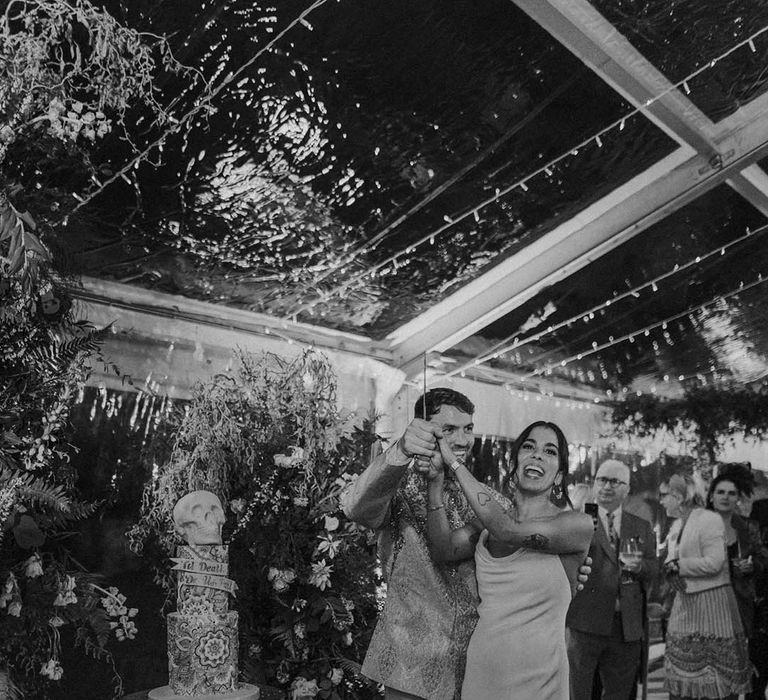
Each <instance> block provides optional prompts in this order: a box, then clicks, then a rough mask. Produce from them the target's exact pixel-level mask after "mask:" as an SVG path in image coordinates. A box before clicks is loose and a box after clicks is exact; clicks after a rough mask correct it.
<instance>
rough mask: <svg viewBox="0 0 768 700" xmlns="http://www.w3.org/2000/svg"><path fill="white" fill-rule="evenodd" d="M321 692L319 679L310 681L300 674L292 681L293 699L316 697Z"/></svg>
mask: <svg viewBox="0 0 768 700" xmlns="http://www.w3.org/2000/svg"><path fill="white" fill-rule="evenodd" d="M319 692H320V688H319V687H318V685H317V681H315V680H311V681H308V680H307V679H306V678H304V677H303V676H298V677H297V678H296V679H295V680H294V681H293V683H291V700H303V699H304V698H314V697H315V696H317V694H318V693H319Z"/></svg>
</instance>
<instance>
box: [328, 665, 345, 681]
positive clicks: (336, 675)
mask: <svg viewBox="0 0 768 700" xmlns="http://www.w3.org/2000/svg"><path fill="white" fill-rule="evenodd" d="M328 678H330V679H331V683H333V684H334V685H338V684H339V683H341V679H342V678H344V671H342V670H341V669H340V668H332V669H331V670H330V671H328Z"/></svg>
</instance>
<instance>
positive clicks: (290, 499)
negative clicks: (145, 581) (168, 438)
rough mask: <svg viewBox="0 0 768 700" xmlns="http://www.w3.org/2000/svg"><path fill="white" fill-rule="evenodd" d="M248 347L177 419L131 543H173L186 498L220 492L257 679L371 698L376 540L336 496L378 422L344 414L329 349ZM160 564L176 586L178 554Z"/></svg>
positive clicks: (247, 663)
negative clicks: (281, 351)
mask: <svg viewBox="0 0 768 700" xmlns="http://www.w3.org/2000/svg"><path fill="white" fill-rule="evenodd" d="M239 359H240V367H239V368H238V369H237V370H236V371H234V372H232V373H230V374H226V375H217V376H215V377H213V378H212V379H211V380H209V381H208V382H206V383H205V384H202V385H200V386H198V387H197V388H196V390H195V392H194V397H193V399H192V402H191V404H190V406H189V408H188V410H187V411H186V412H185V413H184V412H179V413H177V414H176V415H175V417H174V418H173V420H174V421H175V423H176V426H177V428H176V433H175V441H174V443H173V446H172V449H171V451H170V455H168V456H167V458H166V459H165V460H164V461H163V462H162V463H161V464H160V465H159V467H158V468H157V471H156V478H154V480H152V481H151V482H150V483H149V484H148V485H147V487H146V490H145V493H144V499H143V506H142V515H141V519H140V521H139V522H138V523H137V525H136V526H135V527H134V528H133V530H132V532H131V534H130V537H131V540H132V546H133V548H134V549H135V551H137V552H142V553H144V555H145V556H151V553H152V552H155V551H157V549H158V548H159V550H160V552H161V555H162V556H163V557H168V556H170V555H172V553H173V552H174V547H175V545H176V544H179V540H178V539H177V537H176V535H174V533H173V531H172V520H171V513H172V509H173V506H174V504H175V502H176V500H177V499H178V498H179V497H180V496H182V495H183V494H184V493H186V492H187V491H191V490H195V489H205V490H209V491H213V492H214V493H216V494H217V495H218V496H219V497H220V498H221V499H222V502H223V504H224V507H225V511H226V512H227V515H228V523H227V525H225V530H224V541H225V543H226V544H228V545H229V548H230V566H231V575H232V577H233V578H234V579H235V580H236V582H237V584H238V593H237V598H236V601H235V605H236V606H237V609H238V610H239V613H240V637H241V643H240V649H241V651H242V656H243V658H242V661H241V668H242V669H243V671H244V674H245V676H246V680H251V681H258V682H267V683H269V684H273V685H278V686H282V687H284V688H286V689H290V690H291V691H292V692H294V693H299V694H295V695H294V697H299V696H301V697H304V695H303V694H300V693H306V694H308V695H312V696H314V695H317V697H321V698H329V699H333V700H338V699H339V698H352V697H369V696H370V697H373V696H375V695H376V691H375V689H374V688H372V687H370V686H368V685H367V684H366V682H365V681H364V680H362V679H361V678H360V677H359V676H358V675H357V673H358V671H359V665H360V662H361V661H362V657H363V655H364V653H365V650H366V648H367V646H368V641H369V639H370V634H371V632H372V630H373V626H374V621H375V618H376V613H377V602H376V589H377V586H378V585H379V584H380V579H379V578H378V576H377V575H376V574H375V569H376V561H375V547H374V543H373V541H372V538H371V535H370V534H369V533H368V532H365V531H363V530H361V529H359V528H358V527H357V525H355V524H354V523H352V522H350V521H348V520H347V519H346V518H345V516H344V515H343V514H342V512H341V510H340V508H339V495H340V493H341V491H342V490H343V489H344V488H345V487H346V486H347V485H348V484H349V483H350V482H351V481H352V480H353V479H354V478H355V474H356V473H358V472H359V471H361V470H362V469H363V468H364V467H365V465H366V464H367V462H368V458H369V453H370V449H371V446H372V444H373V443H374V442H375V440H376V436H375V435H374V433H373V431H372V423H371V422H370V421H365V422H364V423H363V425H362V426H356V425H355V424H354V423H353V422H352V419H351V417H350V416H344V415H341V414H340V413H339V411H338V409H337V406H336V380H335V377H334V374H333V372H332V370H331V367H330V365H329V363H328V361H327V359H326V358H325V357H324V356H323V355H320V354H318V353H316V352H312V351H308V352H306V353H305V354H304V355H302V356H300V357H299V358H297V359H295V360H292V361H287V360H284V359H282V358H280V357H277V356H275V355H271V354H264V355H260V356H251V355H245V354H242V355H240V357H239ZM157 564H158V577H159V580H161V581H162V582H163V583H164V584H165V585H166V587H167V590H168V591H169V592H171V591H173V590H174V586H173V582H172V581H171V580H169V579H168V575H167V571H168V568H169V565H168V562H167V560H165V559H161V560H160V561H158V562H157Z"/></svg>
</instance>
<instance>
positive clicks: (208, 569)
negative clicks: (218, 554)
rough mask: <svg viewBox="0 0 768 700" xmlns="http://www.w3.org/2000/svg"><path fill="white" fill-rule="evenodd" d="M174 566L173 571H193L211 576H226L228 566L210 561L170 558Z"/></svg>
mask: <svg viewBox="0 0 768 700" xmlns="http://www.w3.org/2000/svg"><path fill="white" fill-rule="evenodd" d="M171 561H172V562H174V564H175V566H174V567H173V570H174V571H193V572H195V573H200V574H213V575H214V576H226V575H227V570H228V566H227V563H226V562H217V561H210V560H205V559H178V558H175V557H172V558H171Z"/></svg>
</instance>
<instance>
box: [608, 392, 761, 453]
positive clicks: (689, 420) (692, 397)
mask: <svg viewBox="0 0 768 700" xmlns="http://www.w3.org/2000/svg"><path fill="white" fill-rule="evenodd" d="M766 394H767V392H766V389H765V388H760V389H751V388H748V387H723V386H713V385H710V386H692V387H689V388H687V389H686V390H685V392H684V394H683V396H682V397H680V398H674V399H670V398H663V397H660V396H657V395H655V394H642V395H640V396H636V395H633V396H628V397H627V398H625V399H624V400H623V401H622V402H620V403H617V404H615V405H614V407H613V413H612V422H613V424H614V425H615V426H616V428H617V430H618V431H619V432H620V433H621V434H625V435H627V434H629V435H637V436H639V437H643V436H652V435H654V434H655V433H656V432H657V431H659V430H666V431H668V432H669V433H671V434H673V435H677V436H678V437H681V438H682V439H684V438H685V435H686V434H688V435H690V434H693V435H695V436H696V439H697V442H698V449H699V451H700V452H701V453H702V454H705V455H707V456H708V457H709V458H710V459H711V460H713V461H714V459H715V454H716V452H717V448H718V446H719V445H720V444H721V442H722V441H723V440H725V439H728V438H730V437H732V436H733V435H734V434H736V433H744V435H747V436H749V437H754V438H765V437H766V436H768V395H766Z"/></svg>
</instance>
